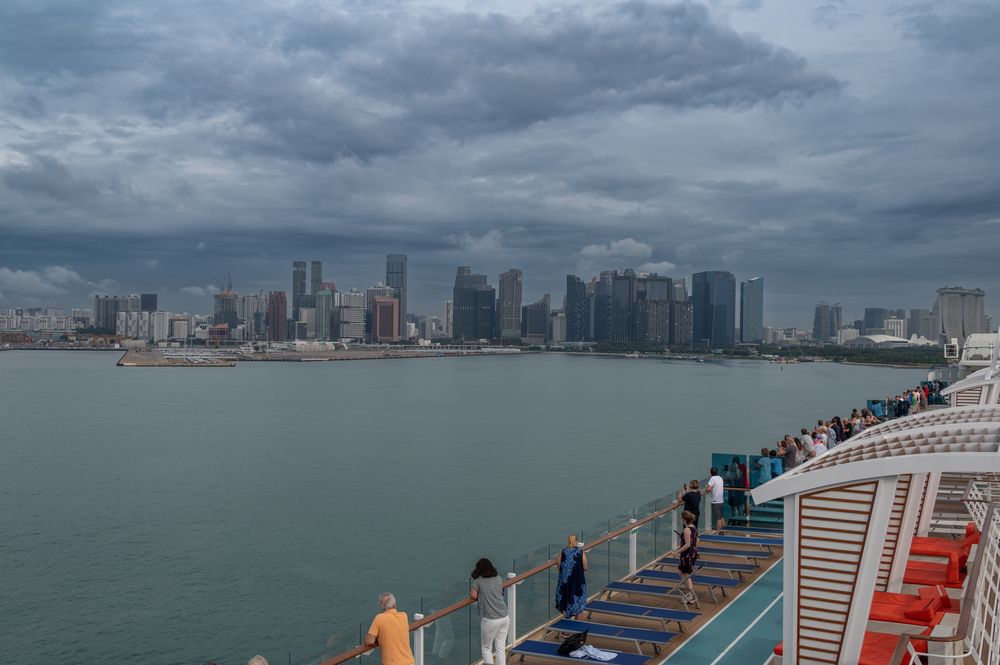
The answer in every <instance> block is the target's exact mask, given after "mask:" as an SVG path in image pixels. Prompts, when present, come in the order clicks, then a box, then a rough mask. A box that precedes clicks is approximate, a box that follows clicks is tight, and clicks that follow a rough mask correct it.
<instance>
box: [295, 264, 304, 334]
mask: <svg viewBox="0 0 1000 665" xmlns="http://www.w3.org/2000/svg"><path fill="white" fill-rule="evenodd" d="M305 294H306V262H305V261H292V319H293V320H295V321H298V320H299V307H301V306H302V296H304V295H305Z"/></svg>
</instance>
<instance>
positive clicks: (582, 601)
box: [556, 534, 588, 619]
mask: <svg viewBox="0 0 1000 665" xmlns="http://www.w3.org/2000/svg"><path fill="white" fill-rule="evenodd" d="M558 561H559V584H557V585H556V609H557V610H559V611H560V612H562V613H563V614H564V615H565V616H566V618H567V619H575V618H576V617H577V615H579V614H580V612H582V611H583V608H584V606H585V605H586V604H587V578H586V576H585V575H584V571H585V570H587V567H588V566H587V554H586V553H585V552H584V551H583V546H582V545H581V544H580V543H579V542H578V541H577V539H576V534H571V535H570V537H569V539H568V541H567V543H566V547H564V548H563V549H562V551H561V552H559V559H558Z"/></svg>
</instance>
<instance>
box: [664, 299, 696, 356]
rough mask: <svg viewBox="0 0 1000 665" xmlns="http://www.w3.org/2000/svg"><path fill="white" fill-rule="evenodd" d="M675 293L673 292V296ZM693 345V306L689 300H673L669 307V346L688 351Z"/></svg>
mask: <svg viewBox="0 0 1000 665" xmlns="http://www.w3.org/2000/svg"><path fill="white" fill-rule="evenodd" d="M676 294H677V291H676V290H675V291H674V295H676ZM693 343H694V305H693V303H692V302H691V299H690V298H685V299H684V300H675V301H674V302H673V303H671V305H670V346H671V347H672V348H674V349H690V348H691V346H692V344H693Z"/></svg>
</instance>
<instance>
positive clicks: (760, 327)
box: [740, 277, 764, 344]
mask: <svg viewBox="0 0 1000 665" xmlns="http://www.w3.org/2000/svg"><path fill="white" fill-rule="evenodd" d="M740 341H741V342H743V343H745V344H760V343H761V342H763V341H764V278H763V277H753V278H751V279H748V280H747V281H745V282H740Z"/></svg>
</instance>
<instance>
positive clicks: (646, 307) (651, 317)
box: [634, 273, 674, 346]
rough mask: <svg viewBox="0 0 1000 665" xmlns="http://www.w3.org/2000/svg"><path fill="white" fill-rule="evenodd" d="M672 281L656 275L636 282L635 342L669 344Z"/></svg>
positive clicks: (672, 293) (672, 294)
mask: <svg viewBox="0 0 1000 665" xmlns="http://www.w3.org/2000/svg"><path fill="white" fill-rule="evenodd" d="M673 297H674V285H673V280H672V279H670V278H669V277H661V276H659V275H657V274H655V273H654V274H652V275H647V276H645V277H640V278H638V279H637V280H636V300H635V316H634V318H635V328H634V331H635V341H637V342H643V343H645V344H657V345H661V346H666V345H667V344H668V343H669V342H670V309H671V308H670V303H671V301H672V300H673Z"/></svg>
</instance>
